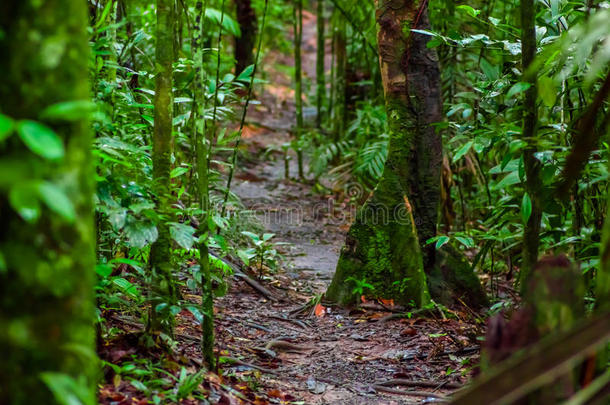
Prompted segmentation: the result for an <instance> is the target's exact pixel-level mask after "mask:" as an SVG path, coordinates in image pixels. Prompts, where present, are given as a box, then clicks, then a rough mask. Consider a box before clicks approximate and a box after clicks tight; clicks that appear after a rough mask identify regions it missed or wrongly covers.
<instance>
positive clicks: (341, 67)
mask: <svg viewBox="0 0 610 405" xmlns="http://www.w3.org/2000/svg"><path fill="white" fill-rule="evenodd" d="M335 18H336V19H335V21H336V24H337V26H336V27H337V28H336V29H335V31H334V33H335V35H336V37H335V53H336V60H337V65H336V67H335V69H336V70H335V103H334V111H333V134H334V137H335V141H336V142H338V141H339V140H341V137H342V136H343V133H344V132H345V119H346V118H345V113H346V109H345V102H346V100H345V94H346V91H347V88H346V83H347V80H346V77H345V76H346V72H347V38H346V34H345V32H346V28H347V27H346V21H345V17H344V16H343V15H341V14H340V13H337V15H336V16H335Z"/></svg>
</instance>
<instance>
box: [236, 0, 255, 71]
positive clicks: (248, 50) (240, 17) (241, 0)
mask: <svg viewBox="0 0 610 405" xmlns="http://www.w3.org/2000/svg"><path fill="white" fill-rule="evenodd" d="M235 10H236V13H237V22H238V23H239V27H240V30H241V36H240V37H239V38H235V61H236V64H235V74H239V73H241V72H243V70H244V69H245V68H247V67H248V66H250V65H252V64H253V63H254V45H255V42H256V31H257V27H256V13H255V12H254V9H253V8H252V1H251V0H235Z"/></svg>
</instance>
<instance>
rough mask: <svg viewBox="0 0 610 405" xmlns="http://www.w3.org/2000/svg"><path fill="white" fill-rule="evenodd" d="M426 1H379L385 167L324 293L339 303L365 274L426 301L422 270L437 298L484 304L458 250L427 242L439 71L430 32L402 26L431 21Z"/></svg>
mask: <svg viewBox="0 0 610 405" xmlns="http://www.w3.org/2000/svg"><path fill="white" fill-rule="evenodd" d="M426 4H427V3H426V2H425V1H424V0H422V1H414V2H402V1H401V2H397V1H395V0H378V1H377V22H378V24H379V31H378V44H379V58H380V67H381V77H382V82H383V88H384V92H385V100H386V111H387V115H388V124H389V128H390V145H389V152H388V158H387V161H386V163H385V168H384V173H383V175H382V177H381V179H380V181H379V183H378V185H377V187H376V188H375V190H374V191H373V194H372V195H371V197H370V198H369V199H368V201H367V202H366V203H365V205H364V207H362V209H361V210H360V211H359V213H358V215H357V218H356V221H355V222H354V224H353V225H352V227H351V229H350V231H349V233H348V236H347V241H346V246H345V247H344V248H343V250H342V252H341V257H340V258H339V263H338V264H337V269H336V273H335V276H334V278H333V281H332V283H331V285H330V286H329V288H328V291H327V293H326V294H327V297H328V298H329V299H330V300H334V301H337V302H339V303H343V304H346V303H349V302H353V301H354V300H355V299H356V298H357V297H356V295H357V292H359V289H358V288H356V287H358V286H359V285H360V286H362V285H363V284H362V282H364V281H366V282H367V284H369V285H372V286H373V288H372V290H373V291H370V292H371V293H372V294H373V295H375V296H378V297H382V298H393V299H395V301H397V302H401V303H405V304H408V303H412V304H415V305H417V306H421V305H423V304H425V303H426V302H427V301H428V300H429V292H428V284H427V283H426V278H427V277H426V273H429V275H430V280H431V283H430V286H431V288H432V289H431V290H430V291H431V292H434V294H435V298H438V299H439V300H442V301H443V302H446V303H451V300H452V299H453V301H458V302H464V301H465V302H467V303H468V304H469V305H471V306H473V307H480V306H483V305H485V304H486V303H487V299H486V296H485V294H484V292H483V290H482V288H481V285H480V283H479V280H478V278H477V277H476V275H475V274H474V273H473V272H472V269H471V267H470V265H469V263H468V262H467V261H466V260H465V259H464V257H463V255H462V254H461V253H460V252H459V251H457V250H456V249H454V248H451V247H447V248H445V249H443V250H442V251H441V252H440V254H439V255H438V258H437V257H436V252H435V248H434V246H433V245H432V246H427V245H426V241H427V240H428V239H429V238H432V237H434V236H435V235H436V222H437V215H438V203H439V199H440V171H441V163H442V144H441V138H440V134H437V133H436V131H435V127H434V125H433V124H434V123H437V122H440V121H441V120H442V115H441V93H440V72H439V67H438V58H437V56H436V53H435V52H434V50H432V49H428V48H427V47H426V43H427V41H428V38H427V37H426V36H424V35H420V34H416V33H412V32H411V31H410V30H409V29H406V27H411V28H413V27H416V28H420V29H428V28H429V27H430V25H429V21H428V15H427V9H426ZM350 281H351V282H350ZM369 288H370V287H369ZM447 291H449V294H448V293H447Z"/></svg>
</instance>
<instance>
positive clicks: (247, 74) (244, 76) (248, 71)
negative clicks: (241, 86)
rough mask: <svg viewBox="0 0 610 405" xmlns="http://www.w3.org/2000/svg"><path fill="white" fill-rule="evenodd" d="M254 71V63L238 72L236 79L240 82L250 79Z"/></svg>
mask: <svg viewBox="0 0 610 405" xmlns="http://www.w3.org/2000/svg"><path fill="white" fill-rule="evenodd" d="M253 72H254V65H250V66H247V67H246V68H245V69H244V71H243V72H241V73H240V74H239V76H238V77H237V80H238V81H240V82H246V81H249V80H250V77H251V76H252V73H253Z"/></svg>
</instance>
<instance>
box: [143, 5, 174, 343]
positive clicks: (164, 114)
mask: <svg viewBox="0 0 610 405" xmlns="http://www.w3.org/2000/svg"><path fill="white" fill-rule="evenodd" d="M173 3H174V2H173V0H157V42H156V44H157V45H156V51H155V55H156V56H155V57H156V63H155V64H156V66H157V72H156V77H155V100H154V104H155V122H154V124H155V127H154V132H153V152H152V161H153V183H154V184H153V190H154V192H155V195H156V198H157V212H158V213H159V215H160V218H161V219H160V221H159V223H158V224H157V229H158V231H159V237H158V238H157V241H156V242H155V243H154V244H153V245H152V248H151V251H150V263H149V264H150V269H151V309H150V316H149V322H148V326H147V329H148V331H149V332H158V331H163V332H165V333H168V334H170V335H171V334H172V333H173V320H172V317H171V315H170V313H169V308H167V306H166V308H165V309H164V311H163V312H162V313H160V312H159V311H158V310H157V309H158V307H157V306H158V304H160V303H168V304H170V305H171V304H172V303H174V301H175V299H176V287H175V284H174V281H173V277H172V264H171V237H170V232H169V225H168V223H167V222H168V220H169V216H170V215H171V213H170V171H171V156H172V144H173V136H172V128H173V125H172V118H173V97H172V82H173V80H172V62H173V57H174V38H173V37H174V4H173Z"/></svg>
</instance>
